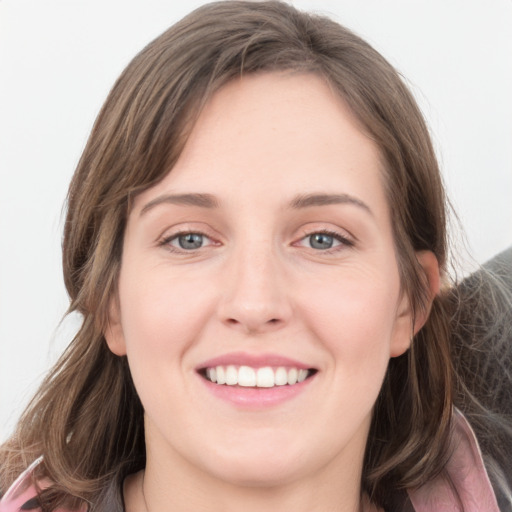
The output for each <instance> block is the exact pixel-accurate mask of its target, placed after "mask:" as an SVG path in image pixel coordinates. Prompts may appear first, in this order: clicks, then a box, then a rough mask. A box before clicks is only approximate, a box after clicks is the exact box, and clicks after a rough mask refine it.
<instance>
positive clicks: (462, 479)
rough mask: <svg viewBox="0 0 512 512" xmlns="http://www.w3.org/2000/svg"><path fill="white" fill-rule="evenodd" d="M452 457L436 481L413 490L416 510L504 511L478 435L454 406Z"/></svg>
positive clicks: (423, 511) (457, 511)
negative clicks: (492, 482)
mask: <svg viewBox="0 0 512 512" xmlns="http://www.w3.org/2000/svg"><path fill="white" fill-rule="evenodd" d="M453 417H454V422H453V423H454V429H453V435H452V439H451V443H450V450H451V452H452V454H451V457H450V459H449V461H448V464H447V465H446V468H445V470H444V471H443V472H442V473H441V474H440V475H439V476H438V477H437V478H435V479H434V480H431V481H430V482H427V483H426V484H425V485H423V486H422V487H420V488H419V489H416V490H411V491H409V493H408V494H409V499H410V500H411V503H412V504H413V506H414V510H415V512H434V511H440V510H442V511H443V512H461V511H464V512H500V511H499V508H498V503H497V501H496V496H495V494H494V491H493V489H492V486H491V482H490V480H489V476H488V475H487V471H486V470H485V466H484V463H483V459H482V453H481V451H480V448H479V446H478V442H477V440H476V436H475V434H474V432H473V430H472V429H471V427H470V425H469V423H468V421H467V420H466V418H465V417H464V416H463V415H462V413H461V412H460V411H459V410H457V409H454V415H453Z"/></svg>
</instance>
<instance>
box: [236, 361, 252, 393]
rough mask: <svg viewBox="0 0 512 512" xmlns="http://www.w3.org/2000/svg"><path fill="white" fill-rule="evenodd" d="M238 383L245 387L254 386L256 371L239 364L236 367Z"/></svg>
mask: <svg viewBox="0 0 512 512" xmlns="http://www.w3.org/2000/svg"><path fill="white" fill-rule="evenodd" d="M238 385H239V386H244V387H246V388H251V387H254V386H256V372H255V371H254V369H253V368H251V367H249V366H240V368H239V369H238Z"/></svg>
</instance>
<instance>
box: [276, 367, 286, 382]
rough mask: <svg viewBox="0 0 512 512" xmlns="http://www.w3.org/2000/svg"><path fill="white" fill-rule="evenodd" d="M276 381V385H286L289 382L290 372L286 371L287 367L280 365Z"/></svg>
mask: <svg viewBox="0 0 512 512" xmlns="http://www.w3.org/2000/svg"><path fill="white" fill-rule="evenodd" d="M275 383H276V386H284V385H285V384H288V372H287V371H286V368H283V367H282V366H280V367H279V368H278V369H277V370H276V376H275Z"/></svg>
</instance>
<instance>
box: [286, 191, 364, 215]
mask: <svg viewBox="0 0 512 512" xmlns="http://www.w3.org/2000/svg"><path fill="white" fill-rule="evenodd" d="M331 204H352V205H354V206H358V207H359V208H362V209H363V210H365V211H367V212H368V213H369V214H370V215H372V216H373V212H372V210H371V209H370V207H369V206H368V205H367V204H366V203H364V202H363V201H361V200H360V199H358V198H357V197H354V196H351V195H349V194H303V195H299V196H297V197H296V198H294V199H293V200H292V202H291V203H290V206H291V207H292V208H293V209H300V208H309V207H312V206H329V205H331Z"/></svg>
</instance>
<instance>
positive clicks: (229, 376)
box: [226, 366, 238, 386]
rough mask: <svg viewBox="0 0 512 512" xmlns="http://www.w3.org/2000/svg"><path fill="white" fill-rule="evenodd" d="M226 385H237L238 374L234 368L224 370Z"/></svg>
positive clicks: (229, 367)
mask: <svg viewBox="0 0 512 512" xmlns="http://www.w3.org/2000/svg"><path fill="white" fill-rule="evenodd" d="M226 384H227V385H228V386H236V385H237V384H238V372H237V371H236V368H235V367H234V366H228V367H227V368H226Z"/></svg>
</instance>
